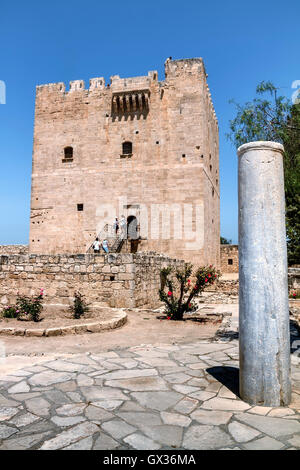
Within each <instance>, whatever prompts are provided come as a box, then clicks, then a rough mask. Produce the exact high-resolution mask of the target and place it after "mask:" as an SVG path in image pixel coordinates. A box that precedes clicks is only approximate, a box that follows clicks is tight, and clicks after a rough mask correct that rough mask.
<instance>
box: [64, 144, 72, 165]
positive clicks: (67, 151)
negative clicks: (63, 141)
mask: <svg viewBox="0 0 300 470" xmlns="http://www.w3.org/2000/svg"><path fill="white" fill-rule="evenodd" d="M64 160H65V161H68V162H70V161H72V160H73V147H65V148H64Z"/></svg>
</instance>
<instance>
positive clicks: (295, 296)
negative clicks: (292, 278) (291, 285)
mask: <svg viewBox="0 0 300 470" xmlns="http://www.w3.org/2000/svg"><path fill="white" fill-rule="evenodd" d="M289 297H290V299H300V292H297V291H292V292H291V293H290V295H289Z"/></svg>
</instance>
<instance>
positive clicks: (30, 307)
mask: <svg viewBox="0 0 300 470" xmlns="http://www.w3.org/2000/svg"><path fill="white" fill-rule="evenodd" d="M43 295H44V292H43V289H41V290H40V293H39V294H38V295H36V296H35V297H28V296H26V295H23V296H18V297H17V302H16V306H17V309H18V310H19V313H18V319H20V320H21V319H24V316H25V318H26V317H27V318H29V320H31V321H34V322H39V321H40V314H41V311H42V310H43ZM22 317H23V318H22Z"/></svg>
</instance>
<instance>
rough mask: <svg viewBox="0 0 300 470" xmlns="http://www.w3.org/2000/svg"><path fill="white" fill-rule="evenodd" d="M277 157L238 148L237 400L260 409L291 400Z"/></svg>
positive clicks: (272, 151)
mask: <svg viewBox="0 0 300 470" xmlns="http://www.w3.org/2000/svg"><path fill="white" fill-rule="evenodd" d="M283 152H284V148H283V146H282V145H281V144H279V143H276V142H264V141H261V142H250V143H248V144H245V145H242V146H241V147H239V149H238V157H239V162H238V163H239V169H238V177H239V338H240V395H241V397H242V399H243V400H245V401H246V402H248V403H251V404H257V405H264V406H280V405H285V406H286V405H288V404H289V403H290V400H291V382H290V333H289V300H288V271H287V249H286V232H285V198H284V179H283V160H282V156H283Z"/></svg>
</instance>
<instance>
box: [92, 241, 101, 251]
mask: <svg viewBox="0 0 300 470" xmlns="http://www.w3.org/2000/svg"><path fill="white" fill-rule="evenodd" d="M93 248H94V253H100V242H99V238H98V237H97V238H96V240H95V241H94V243H93Z"/></svg>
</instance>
